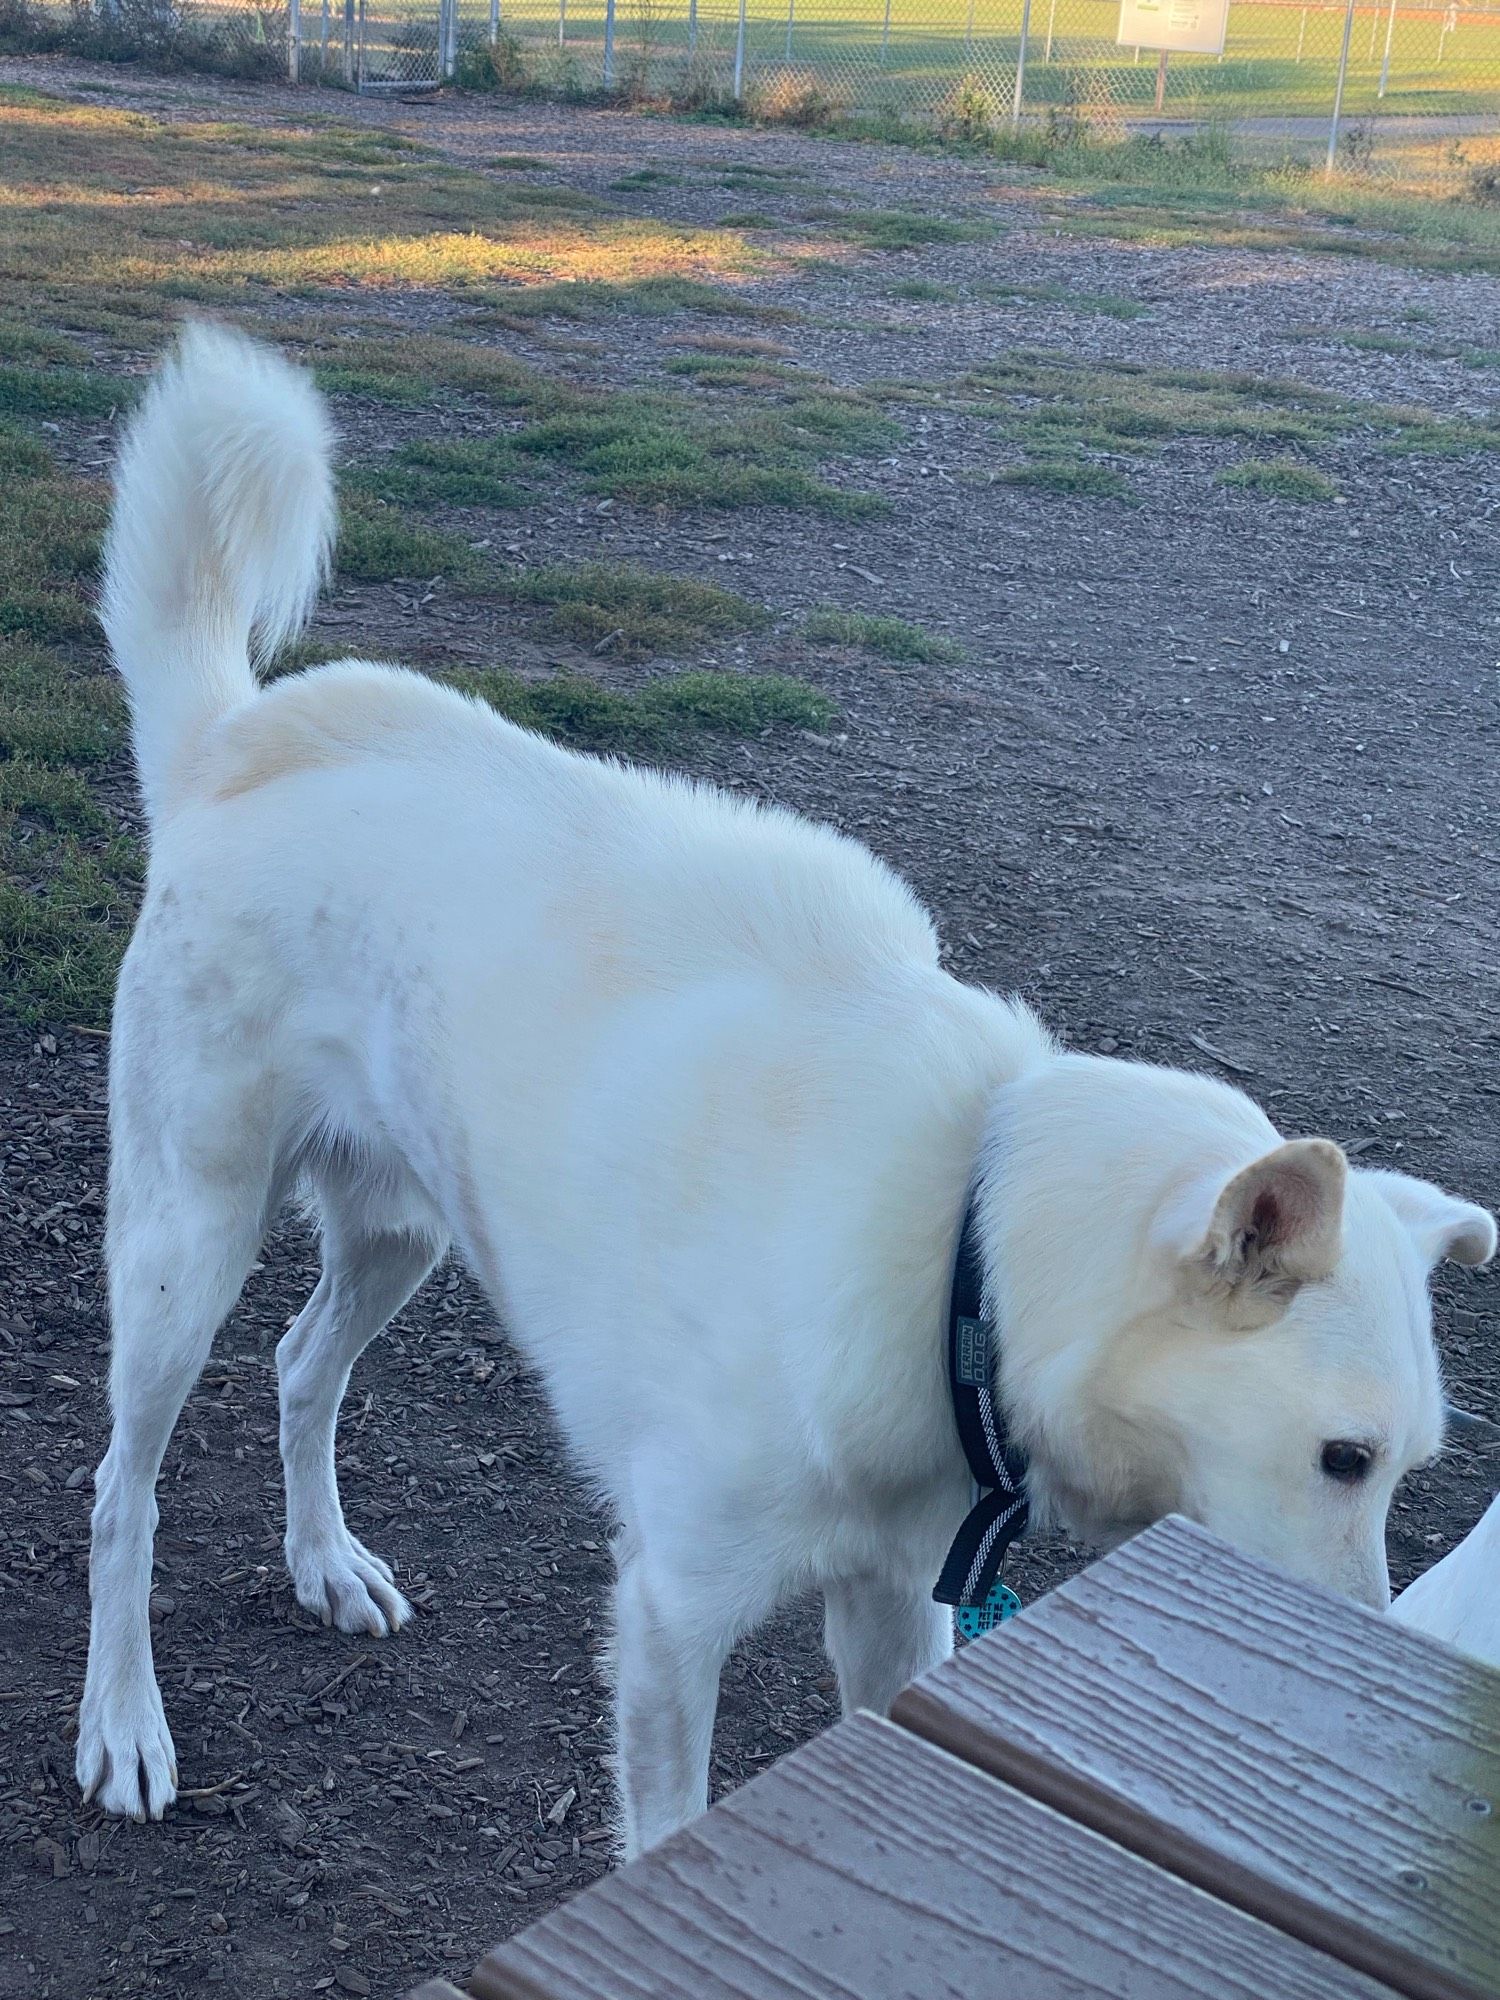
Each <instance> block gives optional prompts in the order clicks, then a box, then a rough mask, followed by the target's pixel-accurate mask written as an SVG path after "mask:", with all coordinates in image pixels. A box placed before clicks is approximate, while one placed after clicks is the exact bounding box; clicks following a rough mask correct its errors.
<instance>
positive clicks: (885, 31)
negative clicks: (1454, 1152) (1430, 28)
mask: <svg viewBox="0 0 1500 2000" xmlns="http://www.w3.org/2000/svg"><path fill="white" fill-rule="evenodd" d="M890 52H891V0H885V21H884V24H883V25H882V27H881V30H880V67H881V68H882V69H884V68H885V65H886V58H887V57H888V56H889V55H890ZM1438 54H1439V55H1440V56H1441V54H1442V44H1441V42H1440V43H1439V44H1438Z"/></svg>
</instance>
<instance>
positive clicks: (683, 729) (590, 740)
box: [465, 671, 833, 751]
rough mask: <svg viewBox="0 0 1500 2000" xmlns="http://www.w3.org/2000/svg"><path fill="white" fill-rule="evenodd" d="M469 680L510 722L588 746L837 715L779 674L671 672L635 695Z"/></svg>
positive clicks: (563, 677) (509, 678) (584, 684)
mask: <svg viewBox="0 0 1500 2000" xmlns="http://www.w3.org/2000/svg"><path fill="white" fill-rule="evenodd" d="M465 685H467V686H469V687H471V688H472V691H473V692H474V693H476V694H479V695H482V696H483V698H484V699H485V700H486V701H488V702H490V703H491V704H492V705H493V706H494V707H496V708H498V709H499V710H500V712H501V713H502V714H503V715H506V716H508V717H509V718H510V720H511V721H512V722H519V723H520V724H521V725H522V726H523V727H524V728H527V729H535V730H539V731H540V732H541V733H542V734H543V735H546V736H553V737H557V738H559V739H560V740H561V741H562V742H564V743H568V744H571V745H574V746H576V747H579V748H586V749H590V750H605V751H609V750H613V751H652V750H663V749H667V748H670V747H671V746H672V745H673V744H674V743H676V742H678V741H679V740H681V739H682V738H683V737H685V736H687V735H690V734H692V733H693V732H695V731H699V730H707V731H711V732H713V733H715V734H719V735H727V736H755V735H759V734H760V732H761V731H762V730H763V729H768V728H771V727H773V726H776V725H780V726H783V727H787V726H793V727H800V728H804V729H819V728H823V727H825V726H826V724H827V723H828V722H829V720H830V719H831V717H832V715H833V705H832V703H831V702H829V701H828V700H827V699H826V698H825V697H824V696H823V695H821V694H819V693H818V692H817V691H816V690H815V689H813V688H810V687H807V686H805V685H804V684H803V683H802V682H801V681H796V680H791V679H788V678H787V677H786V676H785V675H782V674H731V673H712V672H701V671H700V672H694V673H685V674H674V675H670V676H663V677H662V678H661V679H659V680H652V681H648V682H647V683H646V685H645V686H644V687H643V688H640V689H638V690H637V691H636V692H634V693H631V694H621V693H619V692H617V691H616V690H615V689H613V688H606V687H601V686H600V684H599V683H598V682H597V681H592V680H589V679H587V678H586V677H585V676H584V675H582V674H559V675H557V676H555V677H554V678H553V679H550V680H542V681H529V680H522V679H521V678H520V677H519V676H518V675H515V674H507V673H501V672H491V673H486V674H480V675H477V676H474V677H472V678H471V679H470V680H468V681H466V682H465Z"/></svg>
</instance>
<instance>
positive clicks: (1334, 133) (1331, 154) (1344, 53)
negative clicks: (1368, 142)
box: [1327, 0, 1354, 180]
mask: <svg viewBox="0 0 1500 2000" xmlns="http://www.w3.org/2000/svg"><path fill="white" fill-rule="evenodd" d="M1353 33H1354V0H1344V41H1343V46H1342V47H1341V48H1340V50H1339V74H1338V82H1337V83H1336V84H1335V85H1334V87H1333V118H1332V121H1331V122H1330V124H1329V127H1328V167H1327V178H1328V179H1329V180H1332V179H1333V170H1334V167H1335V165H1336V164H1337V162H1338V156H1339V115H1340V113H1341V112H1342V111H1343V108H1344V79H1345V77H1347V76H1348V74H1349V37H1350V36H1351V35H1352V34H1353Z"/></svg>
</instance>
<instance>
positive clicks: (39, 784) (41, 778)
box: [0, 758, 109, 833]
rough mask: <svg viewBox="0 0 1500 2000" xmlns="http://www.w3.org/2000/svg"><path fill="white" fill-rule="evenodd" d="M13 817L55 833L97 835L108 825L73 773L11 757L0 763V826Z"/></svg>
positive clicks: (84, 786)
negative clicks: (47, 828)
mask: <svg viewBox="0 0 1500 2000" xmlns="http://www.w3.org/2000/svg"><path fill="white" fill-rule="evenodd" d="M16 818H21V819H25V820H30V821H34V822H35V823H36V824H37V825H39V826H44V827H50V828H51V829H52V830H53V831H54V832H57V833H98V832H100V831H101V830H102V829H103V828H105V827H107V826H108V824H109V822H108V820H107V819H106V818H105V816H104V814H103V813H102V812H101V811H100V810H99V807H98V806H97V805H96V804H95V803H94V795H93V793H92V792H91V791H90V790H89V788H88V786H87V785H86V784H85V783H84V781H83V779H82V778H80V777H79V775H78V773H77V772H76V771H59V770H57V769H56V768H55V767H54V766H52V765H50V764H28V763H26V762H24V761H23V760H21V759H18V758H12V759H11V760H10V761H9V762H7V763H3V764H0V825H3V824H6V823H8V822H10V821H12V820H14V819H16Z"/></svg>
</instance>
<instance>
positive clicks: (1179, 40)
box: [1115, 0, 1229, 56]
mask: <svg viewBox="0 0 1500 2000" xmlns="http://www.w3.org/2000/svg"><path fill="white" fill-rule="evenodd" d="M1228 27H1229V0H1120V32H1119V34H1118V35H1116V37H1115V40H1116V41H1117V42H1118V43H1119V44H1120V46H1121V47H1122V48H1127V49H1173V50H1181V51H1182V53H1183V54H1184V55H1198V56H1221V55H1223V53H1224V36H1225V33H1226V31H1227V29H1228Z"/></svg>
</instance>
